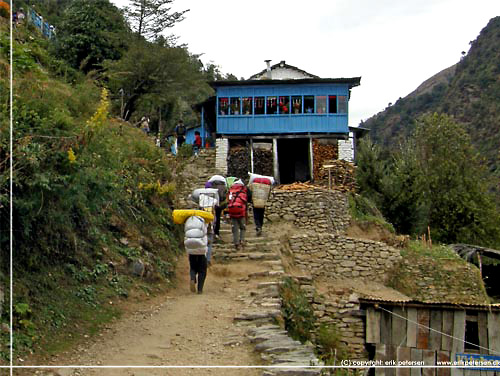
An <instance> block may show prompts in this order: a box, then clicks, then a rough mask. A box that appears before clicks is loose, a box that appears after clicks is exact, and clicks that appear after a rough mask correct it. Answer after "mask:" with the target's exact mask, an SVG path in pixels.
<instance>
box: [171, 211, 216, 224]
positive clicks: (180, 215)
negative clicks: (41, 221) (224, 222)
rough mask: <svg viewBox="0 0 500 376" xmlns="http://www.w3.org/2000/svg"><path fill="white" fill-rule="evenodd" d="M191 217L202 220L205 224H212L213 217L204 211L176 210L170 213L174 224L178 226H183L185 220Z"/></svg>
mask: <svg viewBox="0 0 500 376" xmlns="http://www.w3.org/2000/svg"><path fill="white" fill-rule="evenodd" d="M193 215H195V216H197V217H201V218H203V219H204V220H205V222H212V221H213V220H214V215H213V214H212V213H210V212H208V211H204V210H196V209H176V210H174V211H173V212H172V218H173V219H174V223H177V224H178V225H182V224H184V222H186V219H188V218H189V217H192V216H193Z"/></svg>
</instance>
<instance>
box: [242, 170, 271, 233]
mask: <svg viewBox="0 0 500 376" xmlns="http://www.w3.org/2000/svg"><path fill="white" fill-rule="evenodd" d="M271 186H272V178H270V177H266V176H261V177H258V178H254V179H251V181H250V183H249V184H248V188H249V190H250V192H251V193H252V201H251V202H252V210H253V220H254V223H255V233H256V234H257V236H261V235H262V226H263V225H264V213H265V211H266V204H267V200H268V199H269V194H270V192H271Z"/></svg>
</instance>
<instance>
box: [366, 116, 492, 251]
mask: <svg viewBox="0 0 500 376" xmlns="http://www.w3.org/2000/svg"><path fill="white" fill-rule="evenodd" d="M393 150H394V151H393V152H392V154H390V155H389V156H385V157H384V151H383V150H382V149H381V148H379V147H378V146H376V145H373V144H372V143H371V141H370V140H364V141H363V142H362V143H361V146H360V148H359V150H358V159H357V163H358V169H357V172H356V175H357V182H358V184H359V186H360V193H362V194H363V195H365V196H366V197H368V198H370V199H371V200H372V201H374V202H375V203H376V204H377V206H378V207H379V208H380V210H381V212H382V214H383V215H384V217H385V218H386V219H387V220H388V221H389V222H390V223H392V224H393V225H394V227H395V228H396V230H397V231H398V232H400V233H407V234H412V235H416V234H421V233H422V232H424V231H426V230H427V226H429V227H430V229H431V234H432V237H433V239H435V240H438V241H441V242H444V243H456V242H461V243H473V244H478V245H485V246H498V245H500V215H499V213H498V208H497V207H496V205H495V200H494V196H493V194H492V193H491V182H490V181H489V180H488V174H487V171H486V169H485V166H484V163H483V162H482V160H481V159H480V157H479V154H478V153H477V152H476V151H475V149H474V148H473V146H472V142H471V139H470V137H469V136H468V135H467V133H466V132H465V130H464V129H463V128H462V126H460V125H459V124H457V123H456V122H455V121H454V120H453V119H452V118H450V117H449V116H447V115H441V114H437V113H434V114H428V115H424V116H422V117H420V118H419V119H418V120H417V121H416V126H415V131H414V132H413V133H412V135H411V137H410V139H409V140H408V141H407V142H405V143H402V144H401V145H400V146H399V148H397V149H396V148H393Z"/></svg>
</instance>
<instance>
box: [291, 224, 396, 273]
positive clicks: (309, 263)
mask: <svg viewBox="0 0 500 376" xmlns="http://www.w3.org/2000/svg"><path fill="white" fill-rule="evenodd" d="M289 247H290V252H291V253H292V255H293V259H294V264H295V265H296V266H297V267H298V268H300V269H302V270H303V271H304V272H306V273H307V274H309V275H311V276H316V277H327V278H332V279H334V278H358V279H362V280H367V281H377V282H385V281H386V279H387V274H388V271H389V270H390V269H391V268H392V267H393V266H394V265H396V264H397V263H398V262H399V261H400V260H401V254H400V252H399V250H398V249H396V248H393V247H390V246H388V245H386V244H385V243H381V242H375V241H372V240H364V239H355V238H349V237H346V236H341V235H334V234H324V233H317V234H315V235H311V234H298V235H294V236H291V237H290V239H289Z"/></svg>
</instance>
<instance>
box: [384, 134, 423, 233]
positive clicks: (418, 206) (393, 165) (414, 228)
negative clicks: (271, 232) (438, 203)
mask: <svg viewBox="0 0 500 376" xmlns="http://www.w3.org/2000/svg"><path fill="white" fill-rule="evenodd" d="M420 175H421V171H420V167H419V163H418V160H417V156H416V153H415V142H414V140H413V139H410V140H408V141H407V142H405V143H402V144H401V146H400V149H399V151H397V152H395V153H394V155H393V156H392V158H391V161H390V163H388V168H387V169H386V173H385V174H384V175H383V176H382V179H381V181H380V189H381V192H382V193H381V195H380V197H381V202H380V208H381V210H382V212H383V213H384V216H385V217H386V218H388V219H389V220H390V222H391V223H392V225H393V226H394V227H395V228H396V229H397V230H398V232H400V233H403V234H420V233H422V231H423V230H424V229H425V227H426V226H427V221H426V220H427V213H428V204H427V203H426V202H425V201H424V200H423V191H422V187H421V185H419V178H420Z"/></svg>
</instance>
